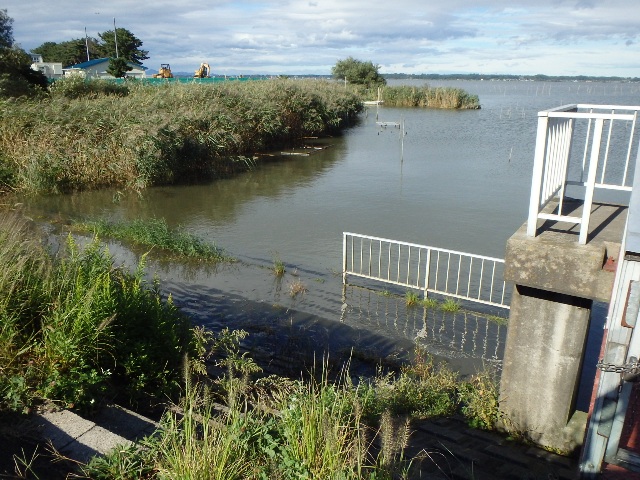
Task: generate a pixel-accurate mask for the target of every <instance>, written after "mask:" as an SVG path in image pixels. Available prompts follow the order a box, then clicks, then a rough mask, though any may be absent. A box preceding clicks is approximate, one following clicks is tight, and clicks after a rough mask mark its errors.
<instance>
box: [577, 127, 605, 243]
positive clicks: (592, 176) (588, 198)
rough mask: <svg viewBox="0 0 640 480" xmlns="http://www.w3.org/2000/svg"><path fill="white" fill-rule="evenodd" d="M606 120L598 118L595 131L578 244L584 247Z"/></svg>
mask: <svg viewBox="0 0 640 480" xmlns="http://www.w3.org/2000/svg"><path fill="white" fill-rule="evenodd" d="M603 125H604V120H603V119H602V118H596V121H595V126H594V129H593V143H592V144H591V158H590V160H589V175H588V176H587V185H586V190H585V192H584V205H583V206H582V220H581V222H580V237H579V238H578V243H579V244H580V245H584V244H586V243H587V236H588V235H589V217H590V216H591V205H592V203H593V190H594V189H595V184H596V173H597V170H598V158H599V157H600V142H601V140H602V127H603Z"/></svg>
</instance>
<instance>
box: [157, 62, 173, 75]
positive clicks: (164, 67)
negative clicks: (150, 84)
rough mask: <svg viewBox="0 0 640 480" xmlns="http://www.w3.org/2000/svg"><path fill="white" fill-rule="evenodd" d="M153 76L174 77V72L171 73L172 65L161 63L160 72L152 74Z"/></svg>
mask: <svg viewBox="0 0 640 480" xmlns="http://www.w3.org/2000/svg"><path fill="white" fill-rule="evenodd" d="M152 77H153V78H173V73H171V66H169V64H168V63H161V64H160V70H158V73H154V74H153V75H152Z"/></svg>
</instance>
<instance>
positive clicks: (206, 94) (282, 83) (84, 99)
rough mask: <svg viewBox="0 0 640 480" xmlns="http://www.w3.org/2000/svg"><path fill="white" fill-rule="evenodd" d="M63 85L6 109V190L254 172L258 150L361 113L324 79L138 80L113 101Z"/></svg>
mask: <svg viewBox="0 0 640 480" xmlns="http://www.w3.org/2000/svg"><path fill="white" fill-rule="evenodd" d="M74 81H75V80H74ZM59 82H62V83H59ZM64 82H66V80H62V81H56V83H55V87H54V88H52V93H51V96H50V98H45V99H42V100H18V101H16V102H6V103H3V105H2V109H0V164H2V168H0V192H1V191H17V192H22V193H58V192H67V191H74V190H85V189H95V188H102V187H107V186H110V187H117V188H121V189H126V188H129V189H133V190H142V189H144V188H146V187H148V186H151V185H161V184H172V183H178V182H184V181H192V180H197V181H202V180H204V179H214V178H219V177H223V176H228V175H229V174H232V173H234V172H237V171H243V170H247V169H250V168H251V166H252V165H253V159H254V155H255V154H256V153H259V152H264V151H265V150H270V149H275V148H280V147H282V146H284V145H293V144H295V143H296V142H300V141H301V139H302V138H303V137H305V136H319V135H325V134H334V133H336V132H339V131H340V130H341V129H343V128H345V127H347V126H348V125H350V124H351V123H353V121H354V120H355V118H356V116H357V114H358V113H359V112H360V111H361V110H362V108H363V107H362V103H361V101H360V98H359V97H358V96H357V95H356V94H354V93H351V92H348V91H345V89H344V88H342V87H340V86H339V85H337V84H335V83H333V82H326V81H311V80H309V81H302V80H296V81H293V80H286V79H278V80H265V81H251V82H242V83H238V82H228V83H227V82H222V83H220V84H216V85H205V84H183V83H177V82H176V83H165V84H163V85H144V84H138V83H136V82H132V83H129V84H127V87H126V91H125V90H122V91H121V92H118V94H117V95H114V94H111V92H106V91H101V90H100V89H90V94H85V93H83V92H84V90H82V89H84V85H85V83H84V82H83V83H81V84H78V86H73V85H67V86H66V87H68V88H66V87H65V88H63V86H64ZM89 85H91V83H89ZM80 87H82V88H81V89H80V90H81V91H80V92H79V93H78V92H76V93H78V95H77V96H78V98H75V97H76V93H73V92H75V90H74V89H76V88H80ZM70 92H71V93H70ZM141 106H144V110H145V114H144V115H141V114H140V109H141Z"/></svg>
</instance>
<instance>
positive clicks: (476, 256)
mask: <svg viewBox="0 0 640 480" xmlns="http://www.w3.org/2000/svg"><path fill="white" fill-rule="evenodd" d="M342 235H344V236H347V235H348V236H350V237H357V238H366V239H367V240H377V241H381V242H389V243H394V244H396V245H404V246H405V247H415V248H424V249H427V250H434V251H436V252H443V253H452V254H454V255H464V256H466V257H473V258H478V259H480V260H490V261H492V262H498V263H504V258H497V257H487V256H486V255H478V254H475V253H467V252H461V251H458V250H450V249H447V248H441V247H431V246H429V245H420V244H418V243H410V242H403V241H401V240H392V239H390V238H383V237H372V236H371V235H363V234H361V233H351V232H344V233H343V234H342Z"/></svg>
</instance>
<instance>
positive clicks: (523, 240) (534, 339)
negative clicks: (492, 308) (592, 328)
mask: <svg viewBox="0 0 640 480" xmlns="http://www.w3.org/2000/svg"><path fill="white" fill-rule="evenodd" d="M616 249H617V250H616ZM618 251H619V244H615V243H612V242H611V241H597V240H594V239H593V238H592V239H591V241H590V242H589V243H588V244H587V245H579V244H578V242H577V238H576V237H575V235H572V234H568V233H559V232H558V231H553V230H549V231H545V232H542V233H540V234H539V235H538V236H536V237H529V236H527V235H526V225H523V226H522V227H521V228H520V229H519V230H518V231H517V232H516V233H515V234H514V235H513V236H512V237H511V238H510V239H509V241H508V242H507V250H506V255H505V279H506V280H507V281H511V282H513V283H514V284H515V288H514V293H513V297H512V300H511V312H510V315H509V328H508V333H507V343H506V346H505V354H504V364H503V371H502V377H501V380H500V410H501V412H502V414H503V418H502V425H501V426H502V428H503V429H504V430H506V431H508V432H511V433H513V434H515V435H521V436H524V437H526V438H528V439H530V440H532V441H534V442H536V443H537V444H539V445H542V446H544V447H547V448H551V449H553V450H556V451H559V452H564V453H570V452H571V451H573V450H574V449H576V448H577V447H579V446H580V445H581V443H582V439H583V437H584V430H585V427H586V418H587V414H586V413H584V412H582V413H581V412H575V402H576V395H577V391H578V386H579V381H580V374H581V371H582V360H583V355H584V347H585V343H586V339H587V333H588V330H589V317H590V313H591V305H592V300H599V301H604V302H608V301H609V298H610V296H611V289H612V287H613V279H614V273H613V272H612V271H611V269H610V268H608V267H607V265H608V263H607V260H608V258H609V257H610V256H613V258H617V252H618Z"/></svg>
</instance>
